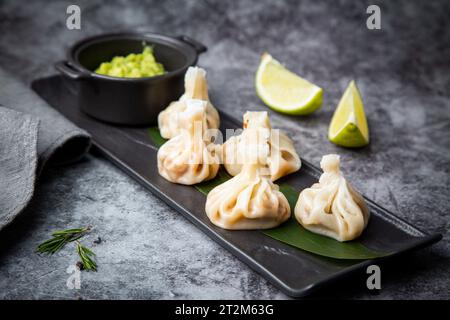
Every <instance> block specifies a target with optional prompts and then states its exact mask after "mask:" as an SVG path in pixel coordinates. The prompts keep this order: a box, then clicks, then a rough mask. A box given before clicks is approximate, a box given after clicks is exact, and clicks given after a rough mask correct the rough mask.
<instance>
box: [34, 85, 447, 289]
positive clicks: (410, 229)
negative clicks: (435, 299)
mask: <svg viewBox="0 0 450 320" xmlns="http://www.w3.org/2000/svg"><path fill="white" fill-rule="evenodd" d="M50 78H52V77H50ZM47 79H49V78H43V79H36V80H35V81H33V83H32V88H33V89H34V90H35V91H37V92H38V94H39V90H38V89H39V87H38V86H37V84H38V82H39V81H41V80H47ZM220 113H221V117H223V118H227V119H228V121H230V122H233V123H235V124H236V127H240V126H241V123H240V122H239V121H237V120H236V119H235V118H233V117H232V116H230V115H228V114H226V113H224V112H220ZM69 120H70V118H69ZM93 151H98V152H99V153H100V154H102V155H104V156H105V157H106V158H107V159H108V160H110V161H111V162H112V163H113V164H114V165H116V166H117V167H118V168H119V169H121V170H123V171H124V172H125V173H127V174H128V175H129V176H130V177H132V178H133V179H135V180H136V181H137V182H139V183H140V184H141V185H142V186H144V187H145V188H147V189H148V190H150V192H152V194H154V195H155V196H156V197H158V198H159V199H160V200H162V201H164V202H165V203H166V204H168V205H169V206H170V207H171V208H173V209H174V210H176V211H177V212H179V213H181V214H182V215H183V216H184V217H185V218H186V219H187V220H188V221H190V222H191V223H193V224H195V225H196V226H197V227H199V228H200V229H201V230H202V231H203V232H204V233H206V234H207V235H208V236H209V237H210V238H212V239H213V240H214V241H216V242H217V243H218V244H220V245H221V246H222V247H224V248H225V249H227V250H228V251H230V252H231V253H232V254H233V255H235V256H236V257H237V258H239V259H240V260H241V261H242V262H244V263H246V264H247V265H248V266H249V267H250V268H252V269H253V270H255V271H256V272H258V273H259V274H260V275H261V276H263V277H264V278H265V279H267V280H268V281H269V282H271V283H272V284H273V285H275V286H276V287H277V288H279V289H280V290H281V291H282V292H284V293H285V294H287V295H289V296H292V297H297V298H300V297H305V296H307V295H310V294H311V293H313V292H315V291H317V290H318V289H320V288H322V287H324V286H325V285H328V284H330V283H332V282H335V281H337V280H340V279H342V278H344V277H347V276H349V275H350V274H351V273H353V272H355V271H358V270H362V269H363V268H366V267H367V266H369V265H371V264H374V260H365V261H361V262H359V263H356V264H354V265H352V266H349V267H346V268H345V269H343V270H342V271H340V272H336V273H334V275H333V277H330V278H326V279H324V280H321V281H317V282H315V283H313V284H311V285H309V286H306V287H302V288H301V289H293V288H290V287H289V286H287V285H286V284H285V283H284V282H282V281H280V280H279V279H278V278H276V277H275V276H274V275H273V274H272V273H271V272H270V271H269V270H267V269H266V268H265V267H264V266H263V265H262V264H260V263H259V262H257V261H255V260H254V259H253V258H252V257H251V256H249V255H247V254H246V253H245V252H244V251H242V250H241V249H240V248H239V247H237V246H234V245H233V244H232V243H230V242H228V241H227V240H225V239H224V238H222V237H221V236H220V235H219V234H218V233H216V232H215V231H214V230H213V229H210V228H208V227H207V226H206V225H204V224H203V223H202V222H201V221H200V220H198V219H197V218H196V217H195V216H194V215H192V214H190V212H189V211H188V210H185V209H184V208H183V207H181V206H180V205H178V203H177V202H176V201H175V200H173V199H171V198H170V197H168V196H165V195H164V194H163V193H162V192H160V191H159V189H158V188H157V187H156V186H155V185H153V184H152V183H151V182H150V181H148V180H146V179H145V178H143V177H142V176H141V175H140V174H139V173H138V172H136V171H135V170H133V168H131V167H130V166H128V165H127V164H126V163H124V162H123V161H122V160H121V159H120V158H118V157H116V156H114V155H113V154H112V153H111V152H109V150H108V149H107V148H105V147H102V146H101V145H100V144H99V143H97V141H95V139H93ZM302 163H303V165H302V168H303V169H304V170H308V171H310V172H311V173H312V174H313V175H314V176H315V177H316V178H318V177H319V176H320V174H321V170H320V169H319V168H317V167H316V166H315V165H313V164H311V163H310V162H308V161H307V160H304V159H302ZM364 198H365V199H366V201H367V202H368V203H370V205H372V206H374V207H376V208H377V209H378V211H379V212H382V214H377V216H378V217H380V218H382V219H384V220H386V221H387V222H389V223H392V224H395V225H396V226H398V227H400V228H401V229H402V230H403V231H404V232H406V233H409V234H410V235H413V236H415V237H419V238H421V240H420V243H417V242H416V243H412V244H411V245H410V246H406V247H403V248H402V250H401V251H397V252H395V253H394V254H392V255H390V256H387V257H384V258H379V259H376V264H377V265H381V264H383V263H384V262H386V261H387V260H388V259H389V260H390V259H392V258H395V257H398V256H400V255H403V254H405V253H407V252H410V251H413V250H417V249H420V248H423V247H426V246H429V245H431V244H433V243H435V242H437V241H439V240H440V239H441V238H442V235H441V234H432V235H429V234H427V233H425V232H423V231H422V230H420V229H418V228H417V227H414V226H412V225H411V224H409V223H408V222H406V221H405V220H403V219H401V218H399V217H397V216H396V215H394V214H393V213H391V212H390V211H388V210H386V209H384V208H383V207H381V206H380V205H378V204H377V203H375V202H373V201H372V200H370V199H368V198H367V197H364Z"/></svg>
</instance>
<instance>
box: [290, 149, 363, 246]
mask: <svg viewBox="0 0 450 320" xmlns="http://www.w3.org/2000/svg"><path fill="white" fill-rule="evenodd" d="M320 166H321V167H322V169H323V172H324V173H323V174H322V175H321V176H320V179H319V183H315V184H314V185H313V186H312V187H311V188H308V189H304V190H303V191H302V192H301V193H300V196H299V198H298V202H297V205H296V206H295V217H296V218H297V220H298V222H299V223H300V224H301V225H302V226H303V227H305V228H306V229H308V230H310V231H312V232H315V233H319V234H322V235H325V236H327V237H331V238H334V239H336V240H338V241H349V240H353V239H355V238H357V237H358V236H359V235H361V233H362V232H363V230H364V229H365V228H366V226H367V222H368V221H369V210H368V208H367V206H366V203H365V202H364V199H363V197H362V196H361V195H360V194H359V193H358V192H356V191H355V190H354V189H353V188H352V186H351V185H350V184H349V183H348V182H347V181H346V180H345V178H344V177H343V176H342V173H341V172H340V169H339V156H338V155H336V154H329V155H326V156H324V157H323V158H322V161H321V162H320Z"/></svg>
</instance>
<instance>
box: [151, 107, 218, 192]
mask: <svg viewBox="0 0 450 320" xmlns="http://www.w3.org/2000/svg"><path fill="white" fill-rule="evenodd" d="M205 109H206V101H202V100H193V99H187V100H186V108H185V110H184V111H182V112H181V113H180V115H179V116H180V123H181V125H182V128H183V129H182V130H181V132H179V134H178V135H176V136H175V137H173V138H171V139H170V140H169V141H167V142H166V143H165V144H163V145H162V146H161V148H159V150H158V155H157V157H158V171H159V174H160V175H162V176H163V177H164V178H166V179H167V180H169V181H171V182H175V183H180V184H187V185H192V184H196V183H199V182H202V181H205V180H209V179H212V178H214V177H215V176H216V174H217V171H218V170H219V163H220V159H219V157H218V155H217V153H216V146H215V145H214V144H213V143H207V142H205V141H204V140H203V135H204V132H205V130H206V111H205Z"/></svg>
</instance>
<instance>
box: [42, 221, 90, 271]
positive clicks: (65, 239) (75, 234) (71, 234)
mask: <svg viewBox="0 0 450 320" xmlns="http://www.w3.org/2000/svg"><path fill="white" fill-rule="evenodd" d="M91 229H92V227H91V226H87V227H84V228H77V229H67V230H59V231H55V232H53V233H52V238H51V239H49V240H46V241H44V242H42V243H41V244H40V245H38V247H37V248H36V251H37V252H39V253H48V254H50V255H52V254H54V253H55V252H58V251H59V250H61V249H62V248H63V247H64V246H65V245H66V244H68V243H70V242H74V241H75V242H76V245H77V246H76V250H77V253H78V255H79V256H80V259H81V263H82V264H83V268H84V269H85V270H87V271H97V264H96V263H95V261H94V260H93V257H94V256H95V253H94V252H92V251H91V250H90V249H88V248H86V247H85V246H83V245H81V243H80V241H78V240H79V239H80V238H81V237H83V236H84V235H86V234H87V233H88V232H89V231H91Z"/></svg>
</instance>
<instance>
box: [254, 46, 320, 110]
mask: <svg viewBox="0 0 450 320" xmlns="http://www.w3.org/2000/svg"><path fill="white" fill-rule="evenodd" d="M256 93H257V95H258V97H259V98H260V99H261V100H262V101H263V102H264V103H265V104H266V105H267V106H268V107H269V108H271V109H273V110H275V111H278V112H281V113H286V114H292V115H307V114H310V113H312V112H314V111H316V110H317V109H319V108H320V106H321V105H322V88H320V87H318V86H316V85H314V84H312V83H310V82H308V81H306V80H305V79H302V78H300V77H299V76H297V75H296V74H295V73H293V72H291V71H289V70H287V69H286V68H285V67H284V66H283V65H281V63H279V62H278V61H277V60H275V59H274V58H272V56H271V55H270V54H268V53H264V54H263V55H262V57H261V62H260V63H259V67H258V71H257V72H256Z"/></svg>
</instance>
